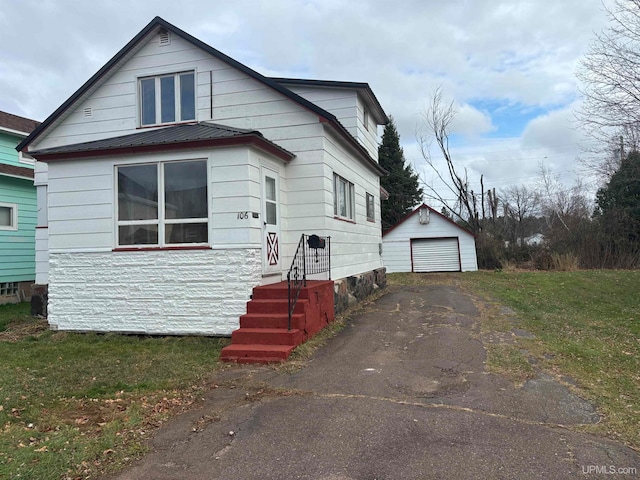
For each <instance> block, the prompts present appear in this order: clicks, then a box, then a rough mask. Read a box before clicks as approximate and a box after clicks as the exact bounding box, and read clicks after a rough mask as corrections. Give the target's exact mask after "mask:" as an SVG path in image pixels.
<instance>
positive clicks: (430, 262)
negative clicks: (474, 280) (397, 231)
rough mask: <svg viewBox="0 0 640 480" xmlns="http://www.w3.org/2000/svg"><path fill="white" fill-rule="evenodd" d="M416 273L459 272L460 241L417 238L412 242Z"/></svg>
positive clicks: (455, 239)
mask: <svg viewBox="0 0 640 480" xmlns="http://www.w3.org/2000/svg"><path fill="white" fill-rule="evenodd" d="M411 259H412V264H413V271H414V272H459V271H460V250H459V246H458V239H457V238H456V237H454V238H416V239H412V240H411Z"/></svg>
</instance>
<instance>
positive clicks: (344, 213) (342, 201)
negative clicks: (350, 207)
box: [338, 179, 347, 217]
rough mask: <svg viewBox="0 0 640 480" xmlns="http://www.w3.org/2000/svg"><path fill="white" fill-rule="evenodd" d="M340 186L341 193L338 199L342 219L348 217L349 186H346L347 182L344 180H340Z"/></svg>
mask: <svg viewBox="0 0 640 480" xmlns="http://www.w3.org/2000/svg"><path fill="white" fill-rule="evenodd" d="M338 184H339V186H340V192H339V195H338V199H339V202H340V203H339V207H340V208H339V212H338V213H339V214H340V216H342V217H346V216H347V188H346V187H347V185H346V184H345V182H344V181H343V180H342V179H338Z"/></svg>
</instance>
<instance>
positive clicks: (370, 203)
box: [367, 192, 376, 222]
mask: <svg viewBox="0 0 640 480" xmlns="http://www.w3.org/2000/svg"><path fill="white" fill-rule="evenodd" d="M375 211H376V206H375V202H374V200H373V195H371V194H370V193H368V192H367V220H369V221H370V222H375V221H376V214H375Z"/></svg>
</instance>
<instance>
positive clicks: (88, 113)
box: [83, 107, 93, 118]
mask: <svg viewBox="0 0 640 480" xmlns="http://www.w3.org/2000/svg"><path fill="white" fill-rule="evenodd" d="M83 113H84V117H85V118H90V117H93V109H92V108H91V107H84V110H83Z"/></svg>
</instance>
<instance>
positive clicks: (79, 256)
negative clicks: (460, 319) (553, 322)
mask: <svg viewBox="0 0 640 480" xmlns="http://www.w3.org/2000/svg"><path fill="white" fill-rule="evenodd" d="M387 121H388V119H387V116H386V114H385V112H384V111H383V109H382V107H381V106H380V104H379V102H378V101H377V99H376V97H375V96H374V94H373V92H372V91H371V89H370V87H369V85H368V84H366V83H353V82H335V81H315V80H300V79H282V78H267V77H264V76H262V75H261V74H259V73H258V72H256V71H254V70H252V69H250V68H248V67H247V66H245V65H243V64H241V63H239V62H238V61H236V60H234V59H232V58H230V57H228V56H226V55H224V54H223V53H221V52H219V51H218V50H216V49H214V48H212V47H210V46H209V45H206V44H205V43H203V42H202V41H200V40H198V39H196V38H194V37H192V36H191V35H189V34H188V33H186V32H184V31H182V30H180V29H179V28H177V27H175V26H174V25H172V24H170V23H168V22H166V21H165V20H163V19H161V18H159V17H156V18H155V19H153V20H152V21H151V22H150V23H149V24H148V25H147V26H146V27H145V28H144V29H143V30H142V31H141V32H140V33H139V34H138V35H136V36H135V37H134V38H133V39H132V40H131V41H130V42H129V43H128V44H127V45H126V46H124V48H122V49H121V50H120V51H119V52H118V53H117V54H116V55H115V56H114V57H113V58H112V59H111V60H110V61H109V62H108V63H107V64H106V65H105V66H104V67H102V68H101V69H100V70H99V71H98V72H97V73H96V74H95V75H94V76H93V77H91V78H90V79H89V80H88V81H87V82H86V83H85V84H84V85H82V86H81V87H80V88H79V89H78V91H76V92H75V93H74V94H73V95H72V96H71V97H70V98H69V99H68V100H67V101H66V102H64V103H63V104H62V105H61V106H60V107H59V108H58V109H57V110H56V111H55V112H53V113H52V114H51V115H50V116H49V117H48V118H47V119H46V120H45V121H44V122H43V123H42V124H41V125H40V126H39V127H38V128H37V129H36V130H35V131H34V132H33V133H32V134H31V135H30V136H29V137H28V138H27V139H26V140H25V141H24V142H22V143H21V144H20V145H19V146H18V147H17V148H18V149H19V150H25V151H28V152H29V153H30V154H31V155H32V156H34V157H35V158H36V159H37V165H36V173H35V183H36V185H37V188H38V199H39V208H40V210H41V212H42V213H41V215H40V218H39V219H38V222H39V227H40V228H39V229H38V236H37V250H38V252H39V256H38V258H37V261H38V265H37V279H36V281H37V283H38V284H45V285H48V298H49V304H48V319H49V323H50V324H51V325H52V327H54V328H57V329H60V330H77V331H86V330H92V331H112V332H139V333H150V334H205V335H228V334H230V333H231V332H232V330H234V329H236V328H237V327H238V319H239V317H240V316H241V315H242V314H244V313H245V312H246V310H247V304H246V303H247V300H248V299H249V297H250V295H251V292H252V289H253V287H256V286H259V285H266V284H271V283H274V282H279V281H281V280H283V279H285V278H286V274H287V272H288V270H289V267H290V265H291V262H292V258H293V256H294V253H295V251H296V248H297V246H298V243H299V241H300V239H301V235H302V234H315V235H318V236H321V237H331V242H330V243H331V276H332V278H333V279H342V278H345V277H350V276H358V277H360V276H366V275H373V273H371V272H376V275H378V277H379V276H380V269H381V268H382V258H381V253H380V250H381V248H380V245H381V242H382V239H381V234H380V231H381V228H380V182H379V176H380V175H381V174H383V173H384V170H383V169H382V168H381V167H380V166H379V164H378V158H377V145H378V134H377V127H378V125H382V124H385V123H386V122H387Z"/></svg>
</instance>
